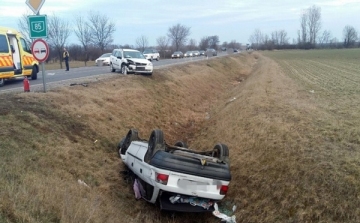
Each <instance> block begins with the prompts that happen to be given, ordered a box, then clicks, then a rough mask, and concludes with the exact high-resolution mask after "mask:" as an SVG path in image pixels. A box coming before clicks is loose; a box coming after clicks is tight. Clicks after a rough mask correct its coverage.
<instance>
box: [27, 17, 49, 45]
mask: <svg viewBox="0 0 360 223" xmlns="http://www.w3.org/2000/svg"><path fill="white" fill-rule="evenodd" d="M46 18H47V17H46V15H30V16H28V20H29V22H28V23H29V28H30V38H31V39H36V38H46V37H47V23H46Z"/></svg>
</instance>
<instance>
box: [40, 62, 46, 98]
mask: <svg viewBox="0 0 360 223" xmlns="http://www.w3.org/2000/svg"><path fill="white" fill-rule="evenodd" d="M41 72H42V79H43V85H44V93H46V75H45V69H44V62H41Z"/></svg>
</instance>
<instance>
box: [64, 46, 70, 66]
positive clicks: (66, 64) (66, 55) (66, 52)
mask: <svg viewBox="0 0 360 223" xmlns="http://www.w3.org/2000/svg"><path fill="white" fill-rule="evenodd" d="M63 58H64V60H65V66H66V70H65V71H69V52H68V51H67V50H66V48H65V47H64V53H63Z"/></svg>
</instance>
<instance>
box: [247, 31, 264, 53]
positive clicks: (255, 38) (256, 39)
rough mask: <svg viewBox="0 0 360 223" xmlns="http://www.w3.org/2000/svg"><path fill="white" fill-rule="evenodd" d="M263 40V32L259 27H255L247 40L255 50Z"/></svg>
mask: <svg viewBox="0 0 360 223" xmlns="http://www.w3.org/2000/svg"><path fill="white" fill-rule="evenodd" d="M262 41H263V34H262V33H261V31H260V29H255V31H254V33H253V34H252V35H251V36H250V38H249V42H251V44H252V48H253V49H255V50H257V49H258V48H259V47H260V44H261V43H262Z"/></svg>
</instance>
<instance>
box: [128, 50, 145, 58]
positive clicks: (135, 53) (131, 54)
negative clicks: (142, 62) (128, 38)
mask: <svg viewBox="0 0 360 223" xmlns="http://www.w3.org/2000/svg"><path fill="white" fill-rule="evenodd" d="M124 57H125V58H139V59H145V57H144V55H143V54H142V53H140V52H139V51H124Z"/></svg>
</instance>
